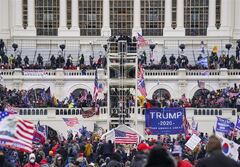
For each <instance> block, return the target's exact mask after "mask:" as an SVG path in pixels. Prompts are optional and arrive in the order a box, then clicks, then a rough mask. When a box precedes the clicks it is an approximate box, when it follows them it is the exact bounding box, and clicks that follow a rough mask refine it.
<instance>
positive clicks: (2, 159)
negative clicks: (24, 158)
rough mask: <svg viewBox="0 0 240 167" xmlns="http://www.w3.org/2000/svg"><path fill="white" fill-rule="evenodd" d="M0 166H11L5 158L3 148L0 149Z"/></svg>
mask: <svg viewBox="0 0 240 167" xmlns="http://www.w3.org/2000/svg"><path fill="white" fill-rule="evenodd" d="M0 167H13V165H11V164H10V163H9V162H8V161H7V160H6V158H5V154H4V151H3V150H0Z"/></svg>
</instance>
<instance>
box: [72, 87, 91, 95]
mask: <svg viewBox="0 0 240 167" xmlns="http://www.w3.org/2000/svg"><path fill="white" fill-rule="evenodd" d="M84 90H86V89H81V88H78V89H75V90H74V91H73V92H72V95H73V96H74V97H79V96H80V95H81V96H82V95H83V94H84ZM86 91H87V90H86ZM87 93H88V91H87Z"/></svg>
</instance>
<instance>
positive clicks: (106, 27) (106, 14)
mask: <svg viewBox="0 0 240 167" xmlns="http://www.w3.org/2000/svg"><path fill="white" fill-rule="evenodd" d="M101 35H102V36H105V37H109V36H111V29H110V5H109V0H103V26H102V30H101Z"/></svg>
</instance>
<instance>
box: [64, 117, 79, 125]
mask: <svg viewBox="0 0 240 167" xmlns="http://www.w3.org/2000/svg"><path fill="white" fill-rule="evenodd" d="M63 121H64V122H65V123H66V125H67V126H70V127H73V126H74V125H76V124H79V122H78V119H77V118H76V117H75V118H63Z"/></svg>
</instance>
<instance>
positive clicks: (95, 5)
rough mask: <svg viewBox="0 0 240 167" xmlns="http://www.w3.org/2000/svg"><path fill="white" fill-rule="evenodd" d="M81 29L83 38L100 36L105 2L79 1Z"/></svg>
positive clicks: (99, 0) (93, 0) (100, 0)
mask: <svg viewBox="0 0 240 167" xmlns="http://www.w3.org/2000/svg"><path fill="white" fill-rule="evenodd" d="M78 11H79V28H80V35H81V36H100V35H101V29H102V15H103V0H79V10H78Z"/></svg>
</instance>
